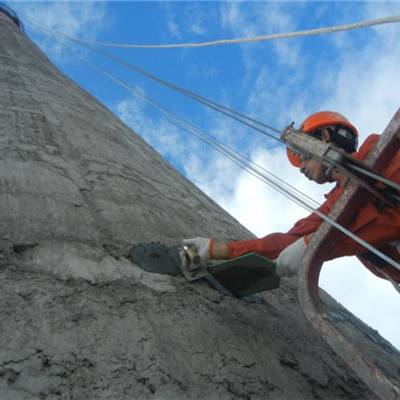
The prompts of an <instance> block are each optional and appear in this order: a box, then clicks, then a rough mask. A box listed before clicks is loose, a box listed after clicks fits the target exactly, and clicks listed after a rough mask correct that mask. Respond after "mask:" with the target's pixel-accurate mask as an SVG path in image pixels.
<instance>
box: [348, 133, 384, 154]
mask: <svg viewBox="0 0 400 400" xmlns="http://www.w3.org/2000/svg"><path fill="white" fill-rule="evenodd" d="M380 136H381V135H378V134H376V133H373V134H371V135H369V136H368V137H367V138H366V139H365V140H364V142H363V143H362V145H361V146H360V148H359V149H358V150H357V151H356V152H355V153H353V154H352V157H354V158H356V159H358V160H364V158H365V157H367V155H368V153H369V152H370V150H371V149H372V148H373V147H374V146H375V144H376V143H377V142H378V140H379V138H380Z"/></svg>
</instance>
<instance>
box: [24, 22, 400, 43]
mask: <svg viewBox="0 0 400 400" xmlns="http://www.w3.org/2000/svg"><path fill="white" fill-rule="evenodd" d="M28 20H30V21H31V23H32V24H33V25H38V26H42V27H43V25H42V24H38V23H36V22H34V21H32V20H31V19H29V18H28ZM398 22H400V15H394V16H390V17H383V18H376V19H369V20H364V21H361V22H357V23H354V24H347V25H338V26H331V27H327V28H316V29H309V30H305V31H297V32H288V33H274V34H271V35H260V36H255V37H248V38H238V39H220V40H211V41H208V42H192V43H172V44H126V43H109V42H101V41H96V40H84V39H77V38H74V37H72V36H68V35H66V34H65V33H61V32H57V31H54V30H52V29H49V28H47V29H49V31H53V32H57V33H58V34H60V35H62V36H64V37H65V38H68V39H73V40H74V41H76V42H79V43H84V44H90V45H97V46H108V47H120V48H137V49H172V48H184V47H188V48H189V47H206V46H220V45H224V44H238V43H255V42H263V41H268V40H275V39H293V38H297V37H304V36H314V35H321V34H325V33H334V32H343V31H349V30H354V29H361V28H366V27H370V26H376V25H383V24H393V23H398Z"/></svg>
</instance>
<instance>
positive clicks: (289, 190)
mask: <svg viewBox="0 0 400 400" xmlns="http://www.w3.org/2000/svg"><path fill="white" fill-rule="evenodd" d="M89 65H91V66H92V67H95V69H96V70H97V71H99V72H102V73H103V74H104V75H105V76H107V77H108V78H109V79H111V80H112V81H114V82H116V83H117V84H119V85H120V86H122V87H123V88H125V89H126V90H128V91H129V92H130V93H132V94H133V95H134V96H135V97H137V98H139V99H140V100H142V101H145V102H148V103H149V104H152V105H153V106H155V107H156V108H158V109H159V110H160V111H162V113H163V114H164V115H166V117H167V118H168V119H169V120H170V121H172V123H174V124H175V125H176V124H178V126H179V127H183V128H184V129H185V131H187V132H189V133H191V134H193V135H195V136H197V137H198V138H200V139H201V140H203V141H204V142H206V143H208V144H210V145H211V146H213V147H214V148H215V149H216V150H217V151H219V152H220V153H222V154H224V155H225V156H226V157H228V158H229V159H231V160H232V161H233V162H235V163H236V164H237V165H238V166H240V167H241V168H242V169H244V170H245V171H247V172H249V173H250V174H251V175H253V176H254V177H256V178H257V179H259V180H261V181H263V182H265V183H267V184H268V185H270V186H271V187H273V188H274V189H276V190H278V191H279V192H280V193H282V194H283V195H284V196H285V197H287V198H288V199H290V200H291V201H293V202H295V203H296V204H297V205H299V206H300V207H302V208H304V209H305V210H307V211H309V212H312V213H314V214H316V215H318V216H319V217H320V218H321V219H323V220H324V221H326V222H328V223H329V224H331V225H332V226H334V227H335V228H336V229H338V230H339V231H341V232H342V233H344V234H345V235H346V236H348V237H350V238H351V239H353V240H354V241H356V242H357V243H359V244H361V245H362V246H363V247H365V248H366V249H367V250H369V251H371V252H372V253H374V254H375V255H377V256H378V257H380V258H381V259H383V260H384V261H385V262H387V263H389V264H390V265H392V266H393V267H395V268H396V269H399V270H400V264H399V263H397V262H396V261H394V260H392V259H391V258H390V257H388V256H387V255H386V254H384V253H382V252H381V251H379V250H378V249H376V248H375V247H373V246H372V245H371V244H369V243H367V242H366V241H365V240H363V239H361V238H359V237H358V236H357V235H355V234H354V233H353V232H351V231H349V230H348V229H346V228H345V227H343V226H342V225H340V224H338V223H337V222H336V221H334V220H333V219H332V218H330V217H329V216H327V215H325V214H323V213H321V212H320V211H319V210H317V209H316V208H315V207H314V206H313V205H311V204H310V203H309V202H308V201H310V200H311V202H313V203H314V204H315V203H316V201H315V200H313V199H311V198H310V197H309V196H307V195H306V194H304V193H302V192H301V191H299V190H297V189H295V190H293V186H291V185H289V184H288V183H286V182H285V181H284V180H283V179H281V178H279V177H277V176H276V175H273V174H272V173H270V172H269V171H267V170H266V169H265V168H260V166H259V165H257V164H255V163H253V162H252V161H251V160H249V159H248V158H246V157H245V156H243V155H241V154H240V153H238V152H236V151H235V150H234V149H233V148H231V147H229V146H227V145H225V144H223V143H221V142H218V141H217V140H215V139H213V138H212V137H210V136H209V135H207V134H206V133H205V132H203V131H202V130H200V129H199V128H197V127H195V126H194V125H192V124H191V123H189V122H188V121H186V120H184V119H183V118H181V117H179V116H177V115H176V114H174V113H172V112H171V111H169V110H168V109H167V108H165V107H163V106H161V105H160V104H159V103H157V102H156V101H154V100H152V99H150V98H149V97H148V96H145V95H144V94H143V93H141V92H140V91H139V90H138V89H137V88H132V87H131V86H130V85H127V84H126V83H124V82H123V81H121V80H119V79H118V78H116V77H115V76H114V75H112V74H110V73H109V72H106V71H104V70H102V69H101V68H99V67H98V66H95V65H94V64H93V63H90V62H89ZM260 170H261V171H262V172H261V171H260ZM272 178H274V179H272ZM390 281H391V283H392V284H393V285H394V286H395V289H396V290H397V291H399V288H398V285H397V284H396V283H395V282H394V281H393V280H392V279H390Z"/></svg>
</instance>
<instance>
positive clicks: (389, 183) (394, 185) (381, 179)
mask: <svg viewBox="0 0 400 400" xmlns="http://www.w3.org/2000/svg"><path fill="white" fill-rule="evenodd" d="M349 167H350V168H352V169H354V170H356V171H358V172H360V173H362V174H364V175H366V176H369V177H370V178H373V179H375V180H377V181H379V182H382V183H384V184H385V185H386V186H389V187H391V188H393V189H395V190H397V191H399V192H400V185H399V184H398V183H395V182H393V181H391V180H389V179H386V178H385V177H383V176H380V175H378V174H374V173H373V172H371V171H368V170H366V169H364V168H361V167H358V166H357V165H353V164H349Z"/></svg>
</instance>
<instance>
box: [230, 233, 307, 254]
mask: <svg viewBox="0 0 400 400" xmlns="http://www.w3.org/2000/svg"><path fill="white" fill-rule="evenodd" d="M298 238H299V236H296V235H290V234H288V233H271V234H269V235H267V236H265V237H263V238H261V239H252V240H240V241H235V242H228V243H227V247H228V252H229V258H235V257H239V256H241V255H243V254H246V253H252V252H254V253H258V254H261V255H263V256H264V257H267V258H269V259H270V260H274V259H275V258H277V257H278V256H279V253H280V252H281V251H282V250H283V249H285V248H286V247H287V246H289V245H290V244H292V243H293V242H295V241H296V240H297V239H298Z"/></svg>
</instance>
